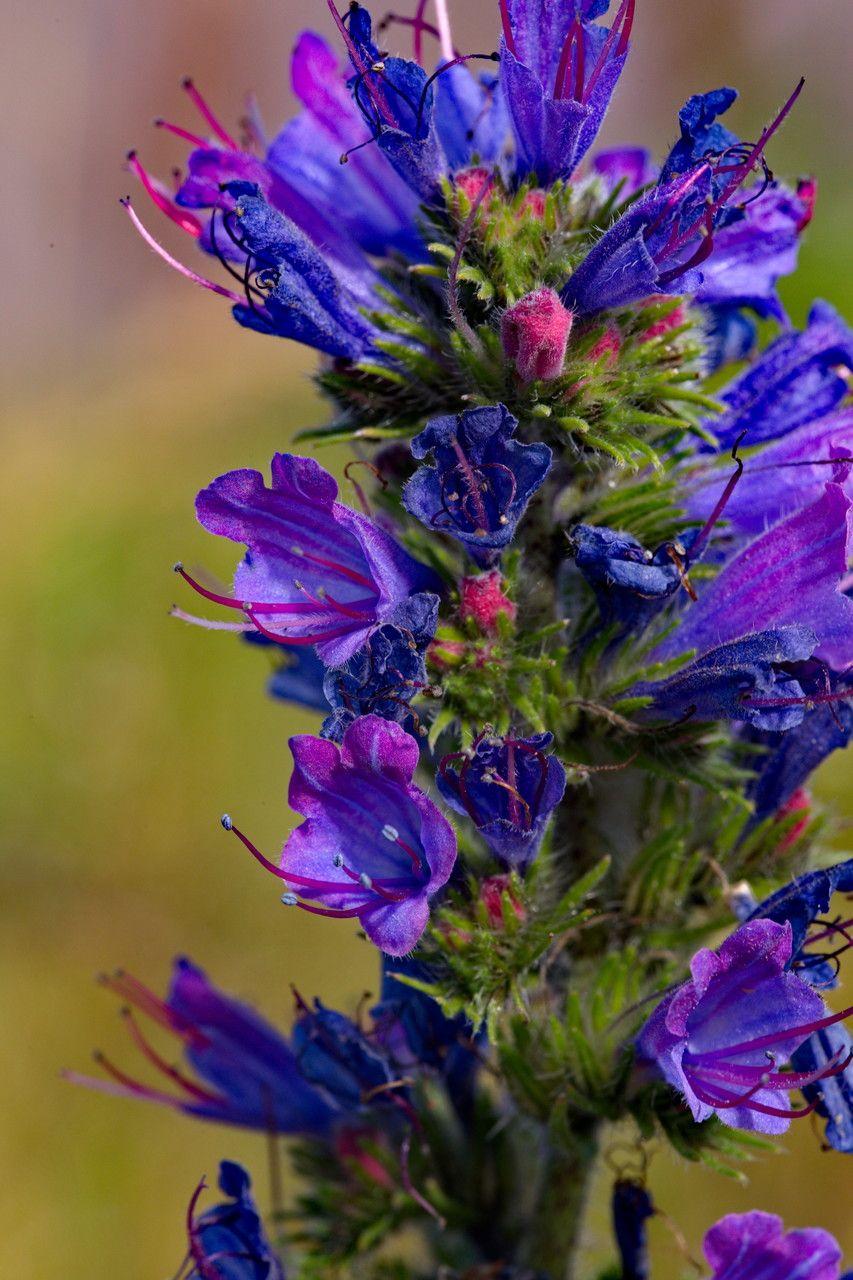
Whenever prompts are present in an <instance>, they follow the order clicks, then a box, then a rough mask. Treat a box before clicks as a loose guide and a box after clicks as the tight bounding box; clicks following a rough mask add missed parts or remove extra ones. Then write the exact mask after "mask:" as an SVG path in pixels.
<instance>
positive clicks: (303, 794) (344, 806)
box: [222, 715, 456, 956]
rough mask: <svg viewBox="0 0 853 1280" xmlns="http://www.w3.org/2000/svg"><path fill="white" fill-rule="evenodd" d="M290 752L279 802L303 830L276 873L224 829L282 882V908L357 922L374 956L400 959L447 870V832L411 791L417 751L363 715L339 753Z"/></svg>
mask: <svg viewBox="0 0 853 1280" xmlns="http://www.w3.org/2000/svg"><path fill="white" fill-rule="evenodd" d="M290 748H291V751H292V752H293V760H294V767H293V775H292V777H291V780H290V790H289V794H288V800H289V803H290V807H291V809H294V810H295V811H296V812H297V813H300V814H302V815H303V816H304V818H305V821H304V822H303V823H302V825H301V826H299V827H297V829H296V830H295V831H294V832H293V833H292V835H290V836H289V837H288V839H287V841H286V843H285V846H284V849H283V850H282V855H281V864H280V866H279V867H276V866H275V864H274V863H272V862H270V861H269V860H268V859H267V858H265V857H264V855H263V854H261V853H260V852H259V851H258V850H257V849H256V848H255V846H254V845H253V844H251V842H250V841H249V840H247V839H246V837H245V836H244V835H243V834H242V832H240V831H238V830H237V828H236V827H234V826H233V824H232V822H231V819H230V818H227V817H226V818H223V820H222V822H223V826H224V827H225V828H226V830H233V831H234V833H235V834H236V835H237V836H238V837H239V838H240V840H241V841H242V842H243V844H244V845H245V846H246V848H247V849H249V851H250V852H251V853H252V854H253V855H254V856H255V857H256V858H257V859H258V861H259V862H261V864H262V865H263V866H265V867H266V868H267V870H268V871H272V873H273V874H274V875H276V876H278V878H279V879H281V880H284V881H286V882H287V884H288V886H289V888H288V891H287V892H286V893H285V894H284V897H283V899H282V901H283V902H284V903H285V904H286V905H288V906H300V907H302V909H303V910H305V911H310V912H313V913H314V914H316V915H323V916H332V917H335V918H338V919H347V918H350V919H352V918H356V919H358V921H359V923H360V924H361V926H362V928H363V929H364V931H365V933H366V934H367V936H368V937H369V938H370V940H371V941H372V942H374V943H375V944H376V946H377V947H379V948H380V949H381V950H382V951H384V952H386V954H388V955H392V956H402V955H405V954H406V953H407V952H409V951H411V950H412V948H413V947H414V946H415V944H416V942H417V941H418V939H419V938H420V936H421V934H422V933H423V931H424V929H425V928H426V926H427V922H428V920H429V900H430V898H432V897H433V896H434V895H435V894H436V893H437V892H438V891H439V889H441V888H442V886H443V885H445V884H446V883H447V881H448V879H449V877H450V873H451V871H452V870H453V864H454V862H455V861H456V837H455V835H454V833H453V828H452V827H451V826H450V823H449V822H448V821H447V819H446V818H445V817H443V816H442V814H441V813H440V812H439V810H438V809H437V808H436V806H435V805H434V804H433V802H432V801H431V800H430V799H429V797H428V796H427V795H426V794H425V793H424V792H423V791H421V790H420V788H419V787H416V786H415V785H414V783H413V782H412V776H413V774H414V771H415V769H416V767H417V764H418V744H417V743H416V742H415V740H414V738H411V737H410V736H409V735H408V734H407V733H406V732H405V731H404V730H403V729H402V728H401V727H400V726H399V725H397V724H393V723H390V722H389V721H386V720H382V719H380V717H379V716H375V715H369V716H362V717H361V718H360V719H358V720H356V721H354V723H353V724H351V725H350V726H349V728H348V729H347V731H346V733H345V734H344V737H343V742H342V744H341V746H340V747H338V746H337V745H336V744H335V743H333V742H329V741H328V740H327V739H325V738H314V737H311V736H310V735H308V734H304V735H301V736H298V737H295V738H291V739H290Z"/></svg>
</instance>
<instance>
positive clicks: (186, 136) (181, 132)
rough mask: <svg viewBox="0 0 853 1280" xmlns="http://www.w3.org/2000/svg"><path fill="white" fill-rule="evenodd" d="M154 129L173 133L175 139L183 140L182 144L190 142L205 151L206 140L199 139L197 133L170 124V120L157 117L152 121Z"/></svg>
mask: <svg viewBox="0 0 853 1280" xmlns="http://www.w3.org/2000/svg"><path fill="white" fill-rule="evenodd" d="M154 128H155V129H166V130H167V131H168V132H169V133H173V134H174V135H175V137H176V138H183V140H184V142H191V143H192V144H193V146H194V147H202V148H204V149H206V148H207V146H208V141H207V138H201V137H199V135H198V134H197V133H190V131H189V129H184V128H182V127H181V125H179V124H172V121H171V120H164V119H163V118H162V117H161V116H158V117H157V119H156V120H155V121H154Z"/></svg>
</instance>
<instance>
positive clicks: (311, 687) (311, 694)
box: [243, 631, 329, 711]
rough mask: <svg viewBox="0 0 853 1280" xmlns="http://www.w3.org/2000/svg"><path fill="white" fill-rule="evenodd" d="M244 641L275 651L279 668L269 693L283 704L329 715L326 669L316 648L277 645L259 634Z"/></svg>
mask: <svg viewBox="0 0 853 1280" xmlns="http://www.w3.org/2000/svg"><path fill="white" fill-rule="evenodd" d="M243 639H244V640H245V641H247V643H249V644H253V645H257V646H258V647H259V648H264V649H273V648H274V649H275V656H276V660H277V662H278V663H279V665H278V666H277V667H276V669H275V671H273V673H272V675H271V676H270V678H269V680H268V681H267V693H268V694H269V695H270V697H271V698H278V699H280V700H281V701H282V702H293V703H295V704H296V705H297V706H300V707H307V708H308V710H309V711H328V709H329V704H328V702H327V700H326V696H325V694H324V693H323V680H324V679H325V676H326V666H325V664H324V663H323V662H321V661H320V659H319V658H318V657H317V653H316V651H315V650H314V649H312V648H306V647H303V646H298V645H282V644H276V642H275V641H274V640H270V639H269V638H268V637H267V636H262V635H261V633H260V632H259V631H245V632H244V633H243Z"/></svg>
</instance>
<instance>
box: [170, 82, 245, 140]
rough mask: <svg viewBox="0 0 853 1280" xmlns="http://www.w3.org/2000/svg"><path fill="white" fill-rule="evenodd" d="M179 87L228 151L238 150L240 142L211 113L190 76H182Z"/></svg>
mask: <svg viewBox="0 0 853 1280" xmlns="http://www.w3.org/2000/svg"><path fill="white" fill-rule="evenodd" d="M181 88H182V89H183V90H184V91H185V93H186V94H187V96H188V97H189V99H190V101H191V102H192V103H193V105H194V106H195V108H196V110H197V111H198V112H199V114H200V115H201V117H202V119H203V120H205V121H206V123H207V124H209V125H210V127H211V129H212V130H213V132H214V133H215V134H216V136H217V138H219V140H220V141H221V142H224V143H225V145H226V147H227V148H228V149H229V151H239V150H240V144H239V143H238V142H236V141H235V140H234V138H232V137H231V134H230V133H229V132H228V130H227V129H226V128H225V127H224V126H223V125H222V124H220V122H219V120H218V119H217V118H216V116H215V115H214V114H213V112H212V111H211V109H210V107H209V106H208V105H207V103H206V102H205V100H204V98H203V97H202V96H201V94H200V93H199V91H198V89H197V88H196V87H195V85H194V84H193V81H192V79H191V77H190V76H185V77H184V79H183V80H182V81H181Z"/></svg>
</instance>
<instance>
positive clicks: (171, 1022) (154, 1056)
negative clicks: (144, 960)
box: [69, 958, 339, 1137]
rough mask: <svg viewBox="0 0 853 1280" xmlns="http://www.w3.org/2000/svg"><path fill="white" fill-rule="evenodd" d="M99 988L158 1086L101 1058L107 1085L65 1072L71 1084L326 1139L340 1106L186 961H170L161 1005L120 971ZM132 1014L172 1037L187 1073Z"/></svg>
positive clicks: (250, 1014) (270, 1031)
mask: <svg viewBox="0 0 853 1280" xmlns="http://www.w3.org/2000/svg"><path fill="white" fill-rule="evenodd" d="M104 985H105V986H107V987H109V988H110V989H111V990H112V991H114V992H115V993H116V994H117V995H119V996H121V998H122V999H123V1000H124V1001H125V1002H126V1004H127V1006H128V1009H127V1011H126V1012H125V1015H124V1016H125V1021H126V1025H127V1028H128V1031H129V1033H130V1036H131V1039H132V1040H133V1042H134V1043H135V1045H136V1047H137V1048H138V1049H139V1051H140V1052H141V1054H142V1056H143V1057H144V1058H145V1059H146V1060H147V1061H148V1062H149V1063H150V1064H151V1065H152V1066H154V1067H155V1068H156V1069H157V1070H158V1071H159V1072H160V1074H161V1075H162V1077H163V1080H164V1086H163V1087H162V1088H160V1089H155V1088H150V1087H149V1086H147V1085H143V1084H141V1083H139V1082H138V1081H136V1080H135V1079H133V1078H132V1077H131V1076H129V1075H127V1074H125V1072H123V1071H120V1070H119V1069H118V1068H117V1067H114V1066H113V1064H112V1063H111V1062H109V1061H108V1060H107V1059H106V1058H105V1057H104V1056H103V1054H98V1055H97V1056H96V1060H97V1061H98V1062H99V1063H100V1065H101V1066H102V1067H103V1068H104V1070H105V1071H106V1072H107V1074H108V1075H109V1077H110V1079H109V1080H100V1079H91V1078H88V1077H81V1076H78V1075H74V1074H71V1075H70V1076H69V1078H70V1079H72V1080H73V1081H75V1082H76V1083H82V1084H86V1085H89V1086H90V1087H92V1088H96V1089H99V1090H101V1091H102V1092H106V1093H112V1094H118V1095H120V1096H122V1097H128V1098H141V1099H143V1100H147V1101H150V1102H158V1103H161V1104H163V1105H165V1106H169V1107H173V1108H175V1109H176V1110H178V1111H182V1112H184V1114H185V1115H189V1116H196V1117H198V1118H200V1119H202V1120H218V1121H221V1122H223V1123H225V1124H233V1125H238V1126H240V1127H241V1128H248V1129H260V1130H262V1131H265V1132H269V1131H270V1130H272V1131H274V1132H277V1133H292V1134H302V1135H310V1136H313V1137H323V1136H325V1135H326V1134H327V1133H328V1131H329V1128H330V1126H331V1124H332V1122H333V1121H334V1119H335V1118H336V1116H337V1114H338V1112H339V1107H338V1106H337V1104H336V1103H335V1102H334V1100H332V1099H330V1098H329V1097H327V1096H326V1095H325V1094H324V1093H323V1092H322V1091H321V1090H319V1089H316V1088H315V1087H314V1086H313V1085H311V1084H309V1083H308V1081H307V1080H306V1079H305V1076H304V1074H303V1073H302V1071H301V1069H300V1066H299V1061H298V1058H297V1055H296V1053H295V1050H294V1048H293V1047H292V1046H291V1045H290V1044H288V1042H287V1040H286V1039H285V1037H284V1036H282V1035H281V1034H280V1033H279V1032H278V1031H276V1030H275V1028H273V1027H271V1026H270V1025H269V1023H267V1022H265V1021H264V1020H263V1019H262V1018H261V1017H260V1016H259V1015H258V1014H257V1013H255V1011H254V1010H253V1009H251V1008H249V1006H248V1005H245V1004H243V1003H242V1002H240V1001H238V1000H235V999H234V998H233V997H232V996H229V995H226V994H225V993H224V992H223V991H220V990H219V989H218V988H217V987H215V986H214V985H213V983H212V982H211V981H210V980H209V979H208V977H207V975H206V974H205V973H204V972H203V971H202V970H201V969H199V968H198V967H197V966H196V965H194V964H193V963H192V962H191V961H190V960H187V959H185V958H180V959H178V960H176V961H175V965H174V970H173V973H172V982H171V986H170V989H169V994H168V997H167V998H166V999H165V1000H161V999H159V998H158V997H157V996H156V995H155V994H154V993H153V992H152V991H149V990H148V988H147V987H144V986H143V985H142V983H141V982H138V981H137V979H136V978H133V977H131V976H130V975H129V974H126V973H118V974H116V975H115V976H113V977H111V978H106V979H104ZM133 1009H135V1010H138V1012H139V1013H142V1014H144V1015H145V1016H146V1017H148V1018H150V1019H151V1020H152V1021H153V1022H155V1023H156V1024H157V1025H158V1026H160V1027H162V1028H163V1029H164V1030H166V1031H168V1032H170V1033H171V1034H172V1035H174V1036H175V1037H176V1038H177V1039H178V1041H179V1042H180V1043H181V1047H182V1051H183V1055H184V1060H185V1062H186V1064H187V1066H188V1067H189V1068H190V1069H191V1070H192V1072H194V1075H189V1074H187V1073H186V1072H185V1071H183V1070H181V1069H179V1068H178V1067H174V1066H172V1065H171V1064H170V1063H168V1062H167V1061H165V1060H164V1059H163V1058H162V1057H161V1056H160V1055H159V1053H157V1051H156V1050H155V1049H154V1048H153V1047H152V1046H151V1045H150V1044H149V1042H148V1039H147V1037H146V1036H145V1034H144V1032H143V1031H142V1028H141V1026H140V1024H139V1022H138V1020H137V1015H136V1013H135V1012H133V1011H132V1010H133ZM166 1086H171V1090H170V1091H167V1089H166Z"/></svg>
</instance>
